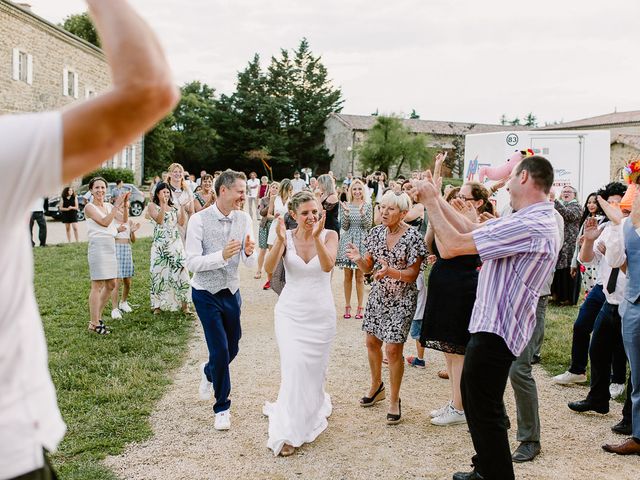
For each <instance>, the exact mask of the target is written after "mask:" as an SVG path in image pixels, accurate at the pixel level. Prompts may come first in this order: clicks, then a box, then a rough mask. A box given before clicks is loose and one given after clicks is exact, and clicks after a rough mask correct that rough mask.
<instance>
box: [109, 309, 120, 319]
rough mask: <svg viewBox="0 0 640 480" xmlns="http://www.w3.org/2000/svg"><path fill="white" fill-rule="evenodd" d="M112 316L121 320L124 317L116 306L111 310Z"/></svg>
mask: <svg viewBox="0 0 640 480" xmlns="http://www.w3.org/2000/svg"><path fill="white" fill-rule="evenodd" d="M111 318H113V319H114V320H120V319H121V318H122V313H120V310H118V309H117V308H114V309H113V310H111Z"/></svg>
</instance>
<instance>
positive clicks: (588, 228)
mask: <svg viewBox="0 0 640 480" xmlns="http://www.w3.org/2000/svg"><path fill="white" fill-rule="evenodd" d="M601 233H602V230H600V229H599V228H598V220H596V219H595V218H593V217H590V218H587V220H586V221H585V222H584V235H583V237H584V238H585V240H589V241H591V242H595V241H596V240H597V239H598V237H599V236H600V234H601Z"/></svg>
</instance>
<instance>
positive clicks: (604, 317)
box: [587, 302, 626, 404]
mask: <svg viewBox="0 0 640 480" xmlns="http://www.w3.org/2000/svg"><path fill="white" fill-rule="evenodd" d="M614 353H617V354H618V356H621V355H624V344H623V343H622V320H621V319H620V315H619V314H618V306H617V305H611V304H610V303H609V302H604V305H602V308H601V309H600V313H598V316H597V317H596V322H595V324H594V326H593V334H592V335H591V344H590V346H589V359H590V360H591V389H590V390H589V394H588V395H587V400H590V401H592V402H593V403H596V404H608V403H609V399H610V398H611V395H610V394H609V384H610V383H611V365H612V363H613V358H614ZM623 358H625V359H626V355H624V356H623ZM622 381H623V382H624V377H623V379H622Z"/></svg>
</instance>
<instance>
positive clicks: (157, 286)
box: [149, 182, 189, 314]
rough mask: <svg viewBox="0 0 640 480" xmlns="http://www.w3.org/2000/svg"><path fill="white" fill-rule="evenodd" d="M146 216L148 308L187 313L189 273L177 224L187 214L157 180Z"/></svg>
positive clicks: (184, 220) (182, 222) (166, 187)
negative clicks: (148, 224)
mask: <svg viewBox="0 0 640 480" xmlns="http://www.w3.org/2000/svg"><path fill="white" fill-rule="evenodd" d="M149 217H150V218H151V221H152V222H153V223H154V224H155V227H154V230H153V243H152V245H151V266H150V270H151V308H152V309H153V313H155V314H158V313H160V312H161V311H171V312H175V311H177V310H178V309H180V308H182V311H183V312H185V313H189V273H188V272H187V269H186V267H185V261H186V254H185V251H184V245H183V243H182V239H181V238H180V231H179V230H178V226H184V225H185V224H186V221H187V214H186V213H185V211H184V208H183V207H182V206H178V207H176V206H175V205H174V204H173V200H172V199H171V190H170V189H169V186H168V185H167V184H166V183H164V182H161V183H159V184H158V186H157V187H156V190H155V192H154V195H153V201H152V203H150V204H149Z"/></svg>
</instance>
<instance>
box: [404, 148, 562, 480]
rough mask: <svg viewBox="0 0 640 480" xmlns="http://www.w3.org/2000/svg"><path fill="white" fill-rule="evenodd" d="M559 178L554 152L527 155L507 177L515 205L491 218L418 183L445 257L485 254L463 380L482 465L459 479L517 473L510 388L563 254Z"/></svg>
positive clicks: (431, 184)
mask: <svg viewBox="0 0 640 480" xmlns="http://www.w3.org/2000/svg"><path fill="white" fill-rule="evenodd" d="M552 184H553V167H552V166H551V164H550V163H549V161H548V160H547V159H545V158H544V157H541V156H532V157H528V158H526V159H524V160H523V161H522V162H521V163H520V164H518V166H517V167H516V168H515V169H514V172H513V173H512V175H511V178H510V179H509V182H508V184H507V187H508V189H509V194H510V197H511V207H512V208H513V210H514V211H515V213H514V214H513V215H510V216H508V217H503V218H499V219H495V220H490V221H488V222H486V223H484V224H478V223H474V222H471V221H469V220H468V219H466V218H464V217H462V215H460V214H458V213H457V212H456V211H455V210H454V209H453V208H452V207H451V206H450V205H448V204H447V203H446V202H445V201H444V200H443V199H442V197H441V196H440V192H439V188H438V187H437V186H436V184H435V182H434V181H433V179H432V178H431V176H430V175H429V174H428V175H427V178H426V180H424V181H420V182H416V183H415V185H414V189H413V194H414V196H415V197H416V198H417V200H418V201H420V202H421V203H422V204H423V205H425V207H426V208H427V211H428V215H429V220H430V222H431V225H432V227H433V228H434V230H435V234H436V235H437V236H438V237H439V238H440V239H443V242H442V244H443V249H442V251H441V252H440V253H441V255H442V257H443V258H452V257H457V256H459V255H480V258H481V259H482V261H483V266H482V270H481V271H480V277H479V279H478V291H477V295H476V303H475V306H474V309H473V313H472V315H471V322H470V324H469V332H470V333H471V339H470V340H469V343H468V345H467V350H466V354H465V359H464V368H463V373H462V383H461V388H462V400H463V405H464V411H465V414H466V416H467V423H468V425H469V431H470V432H471V438H472V440H473V445H474V447H475V450H476V455H475V456H474V457H473V460H472V461H473V465H474V470H473V471H472V472H470V473H462V472H458V473H456V474H454V476H453V478H454V480H473V479H500V480H509V479H513V478H515V477H514V473H513V465H512V463H511V452H510V450H509V441H508V438H507V425H506V418H505V414H504V411H505V410H504V403H503V396H504V390H505V387H506V383H507V378H508V376H509V369H510V367H511V363H512V362H513V360H514V359H515V358H516V357H517V356H518V355H520V353H521V352H522V351H523V350H524V348H525V347H526V346H527V343H528V342H529V339H530V338H531V335H532V333H533V330H534V327H535V325H536V305H537V303H538V298H539V296H540V291H541V289H542V287H543V285H544V282H545V280H546V278H547V277H548V276H549V275H550V274H551V272H552V271H553V268H554V266H555V263H556V261H557V259H558V251H559V248H560V245H558V241H557V225H556V220H555V218H554V213H553V204H552V203H551V202H549V201H548V194H549V191H550V189H551V185H552ZM444 239H446V240H444ZM454 295H455V294H454ZM452 301H455V298H452Z"/></svg>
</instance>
